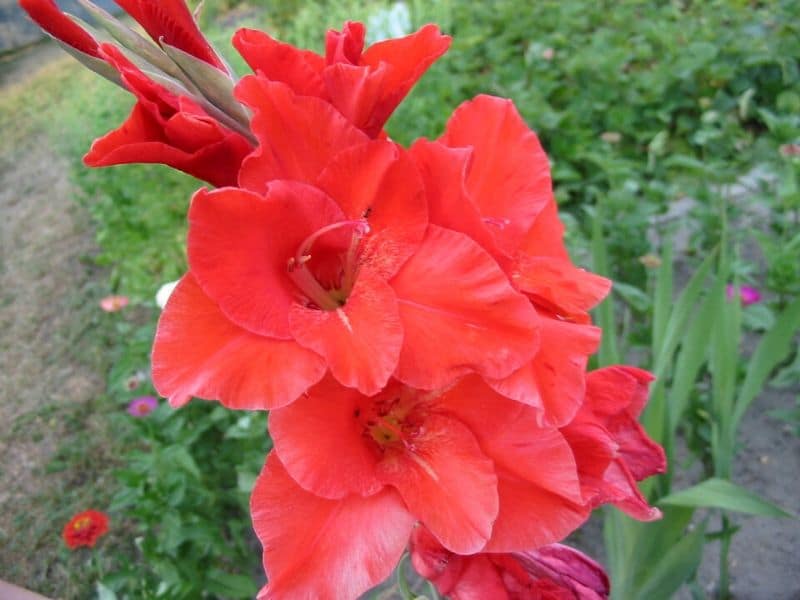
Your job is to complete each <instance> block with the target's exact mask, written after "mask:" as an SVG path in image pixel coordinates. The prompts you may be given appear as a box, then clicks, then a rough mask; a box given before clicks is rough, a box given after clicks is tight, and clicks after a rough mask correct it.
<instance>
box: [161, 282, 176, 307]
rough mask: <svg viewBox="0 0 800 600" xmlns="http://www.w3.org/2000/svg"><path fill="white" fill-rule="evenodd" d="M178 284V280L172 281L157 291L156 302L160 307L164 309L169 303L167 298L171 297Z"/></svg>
mask: <svg viewBox="0 0 800 600" xmlns="http://www.w3.org/2000/svg"><path fill="white" fill-rule="evenodd" d="M176 285H178V282H177V281H170V282H169V283H165V284H164V285H162V286H161V287H160V288H158V292H156V304H158V307H159V308H160V309H162V310H163V309H164V307H165V306H166V305H167V300H169V297H170V296H171V295H172V290H174V289H175V286H176Z"/></svg>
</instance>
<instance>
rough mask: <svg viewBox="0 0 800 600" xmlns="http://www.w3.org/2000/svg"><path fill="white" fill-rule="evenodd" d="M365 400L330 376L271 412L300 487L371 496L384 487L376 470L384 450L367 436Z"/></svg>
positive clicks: (278, 444) (275, 435) (278, 447)
mask: <svg viewBox="0 0 800 600" xmlns="http://www.w3.org/2000/svg"><path fill="white" fill-rule="evenodd" d="M363 401H364V397H363V396H362V395H361V394H360V393H359V392H358V391H356V390H353V389H350V388H346V387H343V386H342V385H340V384H339V383H337V382H336V381H335V380H333V378H331V377H326V378H325V379H323V380H322V381H321V382H320V383H318V384H317V385H316V386H314V387H313V388H311V389H310V390H309V392H308V394H306V395H304V396H301V397H300V398H298V399H297V400H296V401H295V402H293V403H292V404H291V406H287V407H286V408H282V409H280V410H274V411H272V412H271V413H270V416H269V430H270V434H271V436H272V439H273V441H274V443H275V451H276V452H277V453H278V456H279V457H280V459H281V462H282V463H283V465H284V466H285V467H286V470H287V471H288V472H289V474H290V475H291V476H292V478H293V479H294V480H295V481H296V482H297V483H298V484H300V486H301V487H303V488H304V489H306V490H308V491H310V492H312V493H313V494H316V495H317V496H323V497H325V498H344V497H345V496H348V495H350V494H360V495H362V496H369V495H371V494H375V493H377V492H379V491H380V490H381V488H383V485H384V484H383V483H381V481H380V480H379V479H378V477H377V475H376V466H377V464H378V461H379V459H380V454H379V453H377V452H376V449H375V448H374V446H373V445H370V444H369V443H368V442H367V440H365V438H364V426H363V424H362V421H361V419H360V416H361V404H362V402H363Z"/></svg>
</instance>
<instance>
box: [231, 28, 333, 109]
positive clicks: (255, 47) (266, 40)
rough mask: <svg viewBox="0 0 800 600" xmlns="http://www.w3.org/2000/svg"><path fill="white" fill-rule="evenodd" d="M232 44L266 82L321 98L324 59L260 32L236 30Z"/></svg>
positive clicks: (323, 85) (323, 87)
mask: <svg viewBox="0 0 800 600" xmlns="http://www.w3.org/2000/svg"><path fill="white" fill-rule="evenodd" d="M233 45H234V47H235V48H236V49H237V50H238V51H239V54H241V55H242V58H244V59H245V61H247V64H248V65H250V68H251V69H253V71H254V72H255V73H257V74H259V75H263V76H264V77H266V78H267V79H269V80H270V81H279V82H281V83H285V84H286V85H288V86H289V87H290V88H292V91H293V92H294V93H295V94H301V95H303V96H316V97H317V98H325V97H326V91H325V84H324V83H323V81H322V69H323V68H325V59H324V58H323V57H321V56H320V55H319V54H315V53H314V52H311V51H310V50H300V49H299V48H295V47H294V46H292V45H291V44H284V43H283V42H279V41H277V40H275V39H273V38H272V37H270V36H269V35H267V34H266V33H264V32H263V31H258V30H256V29H246V28H245V29H240V30H238V31H237V32H236V34H235V35H234V36H233Z"/></svg>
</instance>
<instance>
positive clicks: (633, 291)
mask: <svg viewBox="0 0 800 600" xmlns="http://www.w3.org/2000/svg"><path fill="white" fill-rule="evenodd" d="M613 291H614V292H615V293H616V294H618V295H619V296H620V297H621V298H622V299H623V300H625V302H627V303H628V304H630V305H631V306H632V307H633V308H634V309H636V310H637V311H639V312H645V311H647V310H648V309H649V308H650V304H651V300H650V297H649V296H648V295H647V294H645V293H644V292H643V291H642V290H640V289H639V288H637V287H636V286H633V285H628V284H627V283H622V282H620V281H617V282H615V283H614V287H613Z"/></svg>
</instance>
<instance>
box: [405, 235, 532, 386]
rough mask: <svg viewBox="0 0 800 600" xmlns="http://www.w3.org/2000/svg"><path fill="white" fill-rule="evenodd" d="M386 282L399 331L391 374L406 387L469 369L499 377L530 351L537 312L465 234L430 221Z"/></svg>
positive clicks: (440, 383)
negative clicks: (397, 308) (400, 324)
mask: <svg viewBox="0 0 800 600" xmlns="http://www.w3.org/2000/svg"><path fill="white" fill-rule="evenodd" d="M390 283H391V284H392V287H393V288H394V289H395V292H396V294H397V299H398V302H399V304H400V317H401V319H402V321H403V329H404V331H405V340H404V343H403V350H402V351H401V353H400V364H399V365H398V370H397V377H398V378H399V379H400V380H402V381H403V382H405V383H407V384H408V385H410V386H412V387H416V388H421V389H434V388H437V387H442V386H444V385H447V384H448V383H450V382H451V381H453V380H454V379H455V378H457V377H459V376H461V375H465V374H467V373H469V372H470V371H477V372H478V373H480V374H481V375H483V376H485V377H493V378H500V377H505V376H507V375H509V374H510V373H511V372H512V371H514V370H516V369H518V368H519V367H520V366H522V365H523V364H524V363H525V362H526V361H528V360H530V358H531V357H532V356H533V353H534V352H535V351H536V348H537V343H538V322H539V320H538V318H537V315H536V311H535V310H534V309H533V308H532V307H531V305H530V302H529V301H528V300H527V299H526V298H525V297H524V296H522V295H521V294H519V293H517V292H515V291H514V290H513V289H512V287H511V285H510V284H509V283H508V279H507V278H506V276H505V275H504V274H503V272H502V271H501V270H500V268H499V267H498V266H497V263H496V262H495V261H494V260H493V259H492V258H491V257H490V256H489V255H488V254H487V253H486V252H485V251H484V250H483V249H482V248H481V247H480V246H478V245H477V244H476V243H475V242H473V241H472V240H471V239H470V238H468V237H467V236H465V235H464V234H461V233H457V232H455V231H449V230H447V229H443V228H441V227H437V226H435V225H431V226H429V227H428V232H427V234H426V236H425V239H424V240H423V242H422V245H421V246H420V247H419V249H418V250H417V252H416V254H414V256H412V257H411V258H410V259H409V260H408V261H407V262H406V263H405V264H404V265H403V267H402V268H401V269H400V271H399V272H398V274H397V276H396V277H395V278H394V279H393V280H392V281H391V282H390Z"/></svg>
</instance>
